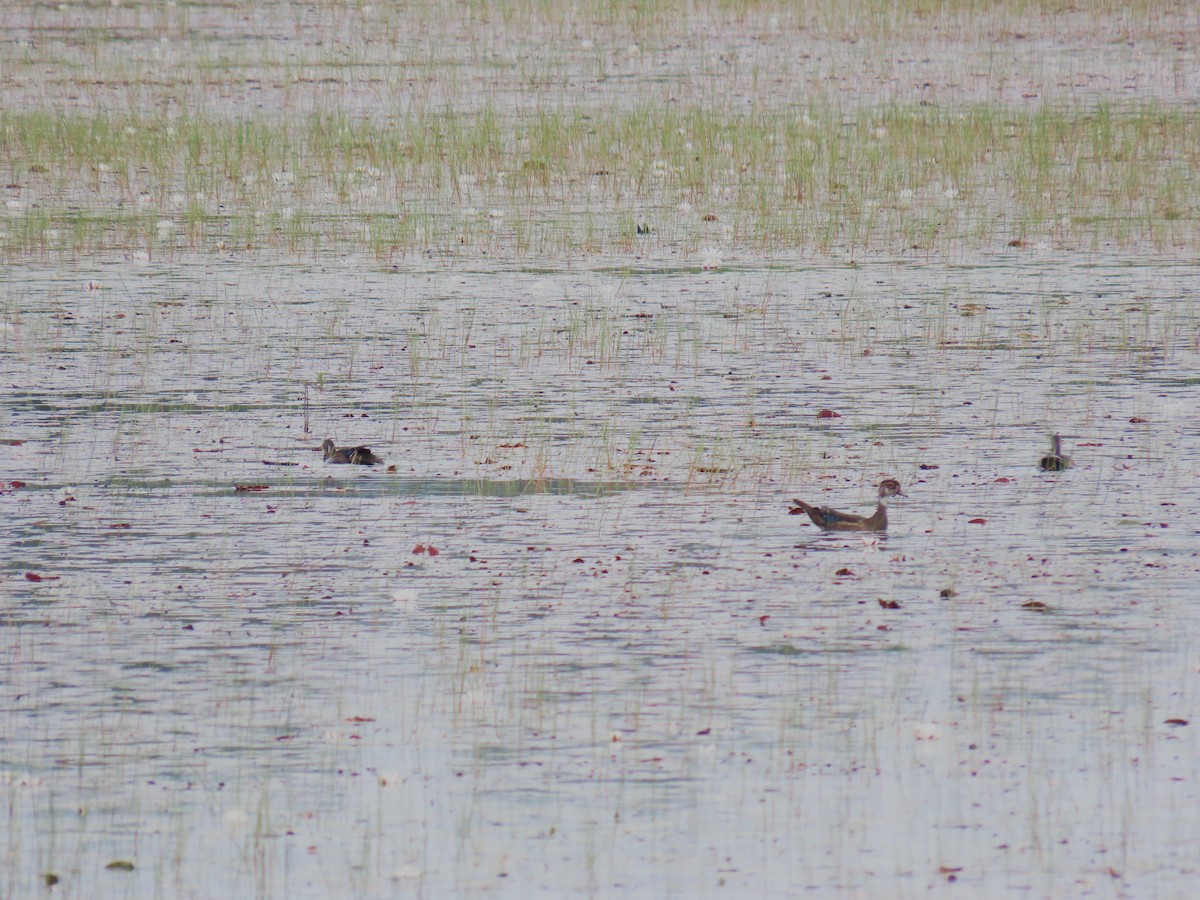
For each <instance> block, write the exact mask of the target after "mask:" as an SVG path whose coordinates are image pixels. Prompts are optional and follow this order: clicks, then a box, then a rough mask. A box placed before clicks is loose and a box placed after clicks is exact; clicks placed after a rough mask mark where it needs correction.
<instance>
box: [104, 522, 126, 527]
mask: <svg viewBox="0 0 1200 900" xmlns="http://www.w3.org/2000/svg"><path fill="white" fill-rule="evenodd" d="M108 527H109V528H128V527H129V523H128V522H114V523H113V524H112V525H109V526H108Z"/></svg>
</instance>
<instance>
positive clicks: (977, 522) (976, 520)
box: [967, 516, 987, 525]
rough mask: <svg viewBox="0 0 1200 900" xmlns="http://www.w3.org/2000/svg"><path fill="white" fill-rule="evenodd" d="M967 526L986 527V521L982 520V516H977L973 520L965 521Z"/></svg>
mask: <svg viewBox="0 0 1200 900" xmlns="http://www.w3.org/2000/svg"><path fill="white" fill-rule="evenodd" d="M967 524H968V525H986V524H987V519H985V518H983V517H982V516H978V517H976V518H974V519H969V520H967Z"/></svg>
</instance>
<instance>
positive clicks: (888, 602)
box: [879, 600, 900, 609]
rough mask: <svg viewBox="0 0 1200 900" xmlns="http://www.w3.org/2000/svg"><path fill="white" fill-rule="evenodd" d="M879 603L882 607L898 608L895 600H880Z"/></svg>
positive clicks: (897, 602)
mask: <svg viewBox="0 0 1200 900" xmlns="http://www.w3.org/2000/svg"><path fill="white" fill-rule="evenodd" d="M879 605H880V606H882V607H883V608H884V609H899V608H900V603H899V601H897V600H880V601H879Z"/></svg>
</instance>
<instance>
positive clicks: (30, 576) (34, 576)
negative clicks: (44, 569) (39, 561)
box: [25, 572, 42, 581]
mask: <svg viewBox="0 0 1200 900" xmlns="http://www.w3.org/2000/svg"><path fill="white" fill-rule="evenodd" d="M25 580H26V581H41V580H42V576H41V575H39V574H38V573H37V572H26V573H25Z"/></svg>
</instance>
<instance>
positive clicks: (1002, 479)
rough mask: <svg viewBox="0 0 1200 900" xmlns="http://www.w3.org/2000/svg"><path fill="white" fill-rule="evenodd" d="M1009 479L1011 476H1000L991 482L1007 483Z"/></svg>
mask: <svg viewBox="0 0 1200 900" xmlns="http://www.w3.org/2000/svg"><path fill="white" fill-rule="evenodd" d="M1010 481H1012V479H1011V478H1003V477H1001V478H997V479H996V480H995V481H993V482H992V484H1008V483H1009V482H1010Z"/></svg>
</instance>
